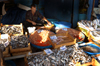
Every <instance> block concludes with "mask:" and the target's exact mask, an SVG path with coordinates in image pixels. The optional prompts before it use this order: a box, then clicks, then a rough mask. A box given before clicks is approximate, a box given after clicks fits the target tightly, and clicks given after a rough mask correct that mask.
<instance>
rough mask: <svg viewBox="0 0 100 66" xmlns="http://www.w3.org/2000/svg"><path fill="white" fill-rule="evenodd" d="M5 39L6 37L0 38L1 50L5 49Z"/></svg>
mask: <svg viewBox="0 0 100 66" xmlns="http://www.w3.org/2000/svg"><path fill="white" fill-rule="evenodd" d="M6 41H7V39H0V49H2V51H5V47H6V46H5V42H6Z"/></svg>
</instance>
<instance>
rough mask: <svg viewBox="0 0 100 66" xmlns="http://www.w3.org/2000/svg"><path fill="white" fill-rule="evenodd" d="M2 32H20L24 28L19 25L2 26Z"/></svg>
mask: <svg viewBox="0 0 100 66" xmlns="http://www.w3.org/2000/svg"><path fill="white" fill-rule="evenodd" d="M1 32H2V33H5V34H6V33H8V34H20V33H21V32H22V29H21V28H20V27H19V26H3V27H1Z"/></svg>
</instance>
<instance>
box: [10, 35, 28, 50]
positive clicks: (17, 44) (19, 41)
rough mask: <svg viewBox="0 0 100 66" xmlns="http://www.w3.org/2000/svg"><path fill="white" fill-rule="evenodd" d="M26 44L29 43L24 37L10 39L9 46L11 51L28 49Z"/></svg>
mask: <svg viewBox="0 0 100 66" xmlns="http://www.w3.org/2000/svg"><path fill="white" fill-rule="evenodd" d="M28 43H29V40H28V37H27V36H25V35H19V36H12V37H11V42H10V44H11V46H12V48H13V49H16V48H24V47H28Z"/></svg>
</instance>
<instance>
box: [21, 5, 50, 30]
mask: <svg viewBox="0 0 100 66" xmlns="http://www.w3.org/2000/svg"><path fill="white" fill-rule="evenodd" d="M38 18H40V19H41V20H38ZM45 23H47V24H48V25H51V23H50V22H49V21H48V20H47V19H46V18H45V17H44V16H42V15H41V14H40V13H39V11H37V10H36V6H35V5H34V4H32V5H31V10H29V11H27V13H26V21H25V22H24V23H23V25H24V27H25V28H26V29H27V27H32V26H44V24H45Z"/></svg>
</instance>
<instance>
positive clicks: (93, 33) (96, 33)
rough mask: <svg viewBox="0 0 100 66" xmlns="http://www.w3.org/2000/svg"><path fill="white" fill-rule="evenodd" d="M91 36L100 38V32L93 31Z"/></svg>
mask: <svg viewBox="0 0 100 66" xmlns="http://www.w3.org/2000/svg"><path fill="white" fill-rule="evenodd" d="M91 35H92V36H94V37H100V31H91Z"/></svg>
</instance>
